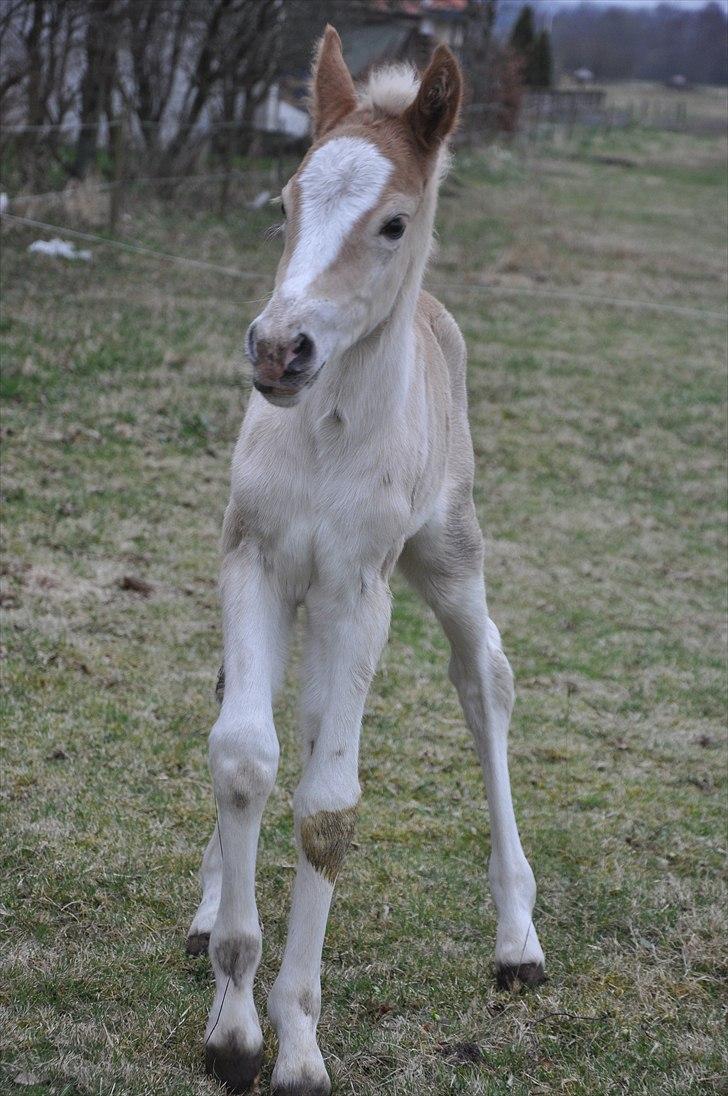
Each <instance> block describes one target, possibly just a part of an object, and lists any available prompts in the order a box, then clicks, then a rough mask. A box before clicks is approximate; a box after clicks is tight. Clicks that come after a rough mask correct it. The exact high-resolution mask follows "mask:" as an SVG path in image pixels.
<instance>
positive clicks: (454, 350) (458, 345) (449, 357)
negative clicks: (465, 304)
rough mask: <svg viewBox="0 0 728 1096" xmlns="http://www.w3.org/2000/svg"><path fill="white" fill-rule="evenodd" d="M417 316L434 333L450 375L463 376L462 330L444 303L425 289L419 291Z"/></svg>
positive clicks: (464, 348)
mask: <svg viewBox="0 0 728 1096" xmlns="http://www.w3.org/2000/svg"><path fill="white" fill-rule="evenodd" d="M417 318H418V320H419V322H420V324H421V325H422V326H423V327H424V328H426V329H427V330H429V331H431V332H432V334H433V335H434V337H435V341H436V342H437V345H438V346H439V348H440V350H441V351H442V356H443V357H444V359H445V361H446V362H447V367H448V370H449V372H450V376H451V377H452V378H455V377H458V378H460V377H462V376H464V373H465V362H466V357H467V350H466V347H465V339H464V338H463V336H462V332H461V331H460V328H459V327H458V325H457V323H456V322H455V320H454V319H453V317H452V316H451V315H450V313H449V312H448V310H447V309H446V308H445V305H444V304H442V303H441V302H440V301H438V299H437V297H433V296H432V294H431V293H428V292H427V291H426V290H425V289H423V290H422V291H421V292H420V296H419V299H418V301H417Z"/></svg>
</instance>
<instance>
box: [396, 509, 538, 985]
mask: <svg viewBox="0 0 728 1096" xmlns="http://www.w3.org/2000/svg"><path fill="white" fill-rule="evenodd" d="M482 558H483V553H482V537H481V533H480V529H479V527H478V523H477V519H476V517H475V510H474V508H473V506H472V502H469V503H468V505H467V508H466V512H465V514H462V513H460V514H458V515H457V517H456V518H453V517H450V519H449V520H448V519H446V520H445V521H443V522H439V521H438V522H435V521H433V522H430V523H429V524H428V525H426V526H425V527H424V528H423V529H422V530H421V531H420V532H419V533H418V534H417V535H416V536H415V537H413V538H412V540H411V541H409V542H408V543H407V545H406V546H405V550H404V552H403V554H402V557H401V560H400V563H401V565H402V569H403V570H404V572H405V574H406V576H407V578H408V579H409V580H410V581H411V582H412V584H413V585H414V586H415V587H416V588H417V589H418V590H419V592H420V593H421V594H422V596H423V597H424V598H425V600H426V601H427V602H428V604H429V605H430V606H431V607H432V609H433V610H434V612H435V614H436V616H437V618H438V620H439V621H440V623H441V624H442V626H443V629H444V631H445V634H446V635H447V638H448V640H449V641H450V646H451V650H452V657H451V660H450V678H451V680H452V682H453V684H454V685H455V688H456V689H457V691H458V696H459V697H460V703H461V704H462V707H463V712H464V714H465V718H466V720H467V723H468V725H469V727H470V730H471V731H472V733H473V737H474V739H475V745H476V748H477V751H478V756H479V758H480V763H481V765H482V768H483V775H484V777H485V788H486V794H487V797H488V809H489V814H490V827H491V841H492V851H491V857H490V866H489V871H488V877H489V881H490V888H491V893H492V895H493V900H494V902H495V906H496V910H497V912H498V927H497V932H496V945H495V959H496V976H497V979H498V984H499V985H500V986H501V987H505V986H509V985H511V984H512V983H513V982H514V981H515V979H516V978H518V979H519V980H520V981H521V982H525V983H529V984H535V983H538V982H540V981H542V980H543V978H544V956H543V952H542V950H541V945H540V944H539V942H538V937H537V935H536V930H535V928H534V926H533V922H532V920H531V912H532V910H533V906H534V902H535V900H536V883H535V880H534V877H533V872H532V871H531V867H530V865H529V863H528V861H527V860H526V857H525V855H524V852H523V849H522V848H521V841H520V838H519V836H518V828H517V826H516V819H515V815H514V812H513V802H512V799H511V787H510V778H509V775H508V758H507V749H508V725H509V722H510V716H511V708H512V707H513V695H514V694H513V675H512V673H511V668H510V665H509V663H508V660H507V658H506V656H505V655H504V653H503V650H502V648H501V643H500V635H499V633H498V629H497V628H496V626H495V624H494V623H493V621H492V620H490V618H489V617H488V610H487V608H486V600H485V584H484V581H483V571H482Z"/></svg>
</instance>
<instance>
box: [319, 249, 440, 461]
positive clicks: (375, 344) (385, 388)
mask: <svg viewBox="0 0 728 1096" xmlns="http://www.w3.org/2000/svg"><path fill="white" fill-rule="evenodd" d="M424 266H425V258H424V257H423V258H422V260H421V261H420V260H416V261H415V262H414V263H413V264H412V266H411V267H410V269H409V271H408V272H407V275H406V276H405V279H404V281H403V283H402V285H401V287H400V290H399V293H398V294H397V298H396V301H395V304H394V307H393V308H392V311H391V312H390V313H389V315H388V316H387V318H386V320H384V321H383V323H381V324H380V325H379V326H378V327H377V328H375V330H374V331H373V332H371V333H370V334H369V335H367V336H366V337H365V338H364V339H361V340H360V341H359V342H358V343H356V344H355V345H354V346H352V347H350V348H349V350H347V351H346V352H345V353H344V354H342V355H341V357H340V358H338V359H336V360H335V361H332V362H330V363H329V365H327V366H326V367H325V368H324V373H323V374H322V376H321V379H320V382H319V384H320V388H319V385H316V386H315V387H314V389H313V390H312V392H311V396H312V397H313V400H312V402H311V405H310V406H311V412H312V417H313V420H314V422H317V421H320V420H321V419H322V418H325V417H327V416H330V415H335V416H336V418H337V419H339V420H340V422H341V424H342V426H343V427H344V429H345V431H346V434H347V436H348V438H349V439H350V440H351V441H356V440H361V441H365V440H371V441H372V442H376V439H377V438H378V437H379V436H380V435H386V434H387V433H389V432H390V431H391V429H392V428H393V427H395V428H396V427H397V425H398V423H399V421H400V420H401V417H402V414H403V412H404V408H405V405H406V402H407V398H408V393H409V392H410V388H411V385H412V384H413V382H414V379H415V377H416V371H415V358H416V340H415V312H416V310H417V300H418V297H419V294H420V290H421V287H422V276H423V272H424ZM327 370H328V371H329V376H328V377H326V375H325V374H326V372H327ZM317 388H319V390H318V391H316V389H317Z"/></svg>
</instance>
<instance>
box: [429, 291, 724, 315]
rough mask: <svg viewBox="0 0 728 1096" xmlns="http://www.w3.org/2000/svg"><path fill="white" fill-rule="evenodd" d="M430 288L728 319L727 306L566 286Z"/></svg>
mask: <svg viewBox="0 0 728 1096" xmlns="http://www.w3.org/2000/svg"><path fill="white" fill-rule="evenodd" d="M430 284H431V285H432V286H433V288H434V289H442V290H454V289H457V290H465V291H466V292H468V291H473V292H476V293H478V292H480V293H506V294H511V295H512V296H518V295H519V294H521V295H523V296H525V297H551V298H555V299H557V300H563V301H575V302H577V303H581V304H605V305H609V306H612V307H615V308H648V309H650V308H651V309H655V310H657V311H660V312H671V313H673V314H674V315H677V316H691V317H693V318H695V319H706V320H723V321H728V309H726V311H725V312H714V311H713V310H712V309H708V308H693V307H692V306H691V305H683V304H670V303H669V302H668V301H645V300H639V299H632V298H631V297H605V296H602V295H600V294H598V293H571V292H569V290H566V289H536V288H532V287H530V286H521V285H496V284H494V283H492V284H490V285H482V284H478V283H477V282H470V283H468V282H432V283H430Z"/></svg>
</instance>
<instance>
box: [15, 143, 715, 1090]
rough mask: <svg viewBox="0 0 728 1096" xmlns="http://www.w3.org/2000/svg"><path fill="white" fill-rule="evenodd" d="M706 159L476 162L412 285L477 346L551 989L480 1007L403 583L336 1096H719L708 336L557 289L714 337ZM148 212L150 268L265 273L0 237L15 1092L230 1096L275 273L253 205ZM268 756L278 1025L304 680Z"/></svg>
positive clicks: (267, 853)
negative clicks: (250, 441) (237, 716)
mask: <svg viewBox="0 0 728 1096" xmlns="http://www.w3.org/2000/svg"><path fill="white" fill-rule="evenodd" d="M724 151H725V146H724V145H723V144H722V143H721V142H718V141H717V140H715V139H714V140H712V141H710V140H708V139H706V138H697V137H691V136H689V135H680V136H679V135H665V134H661V135H659V139H658V137H657V136H656V135H654V134H652V133H651V132H642V131H639V130H636V129H635V130H631V131H628V132H627V133H615V134H607V135H597V136H594V137H593V138H591V139H590V140H589V141H588V142H580V141H577V140H576V139H575V140H574V141H573V142H571V143H565V142H561V143H558V142H557V143H554V144H552V145H549V146H548V147H545V148H544V147H541V148H537V149H535V150H532V151H531V152H530V153H529V155H528V157H525V158H524V157H523V156H520V155H515V154H509V153H506V154H505V155H504V154H494V153H492V152H489V153H487V154H475V153H472V152H468V153H463V154H462V156H461V157H460V160H459V162H458V165H457V167H456V172H455V175H454V177H453V179H452V181H451V182H450V183H448V187H447V192H446V197H445V198H444V200H443V203H442V209H441V214H440V217H439V236H440V252H439V256H438V260H437V263H436V264H435V268H434V269H433V270H432V272H431V274H430V283H431V284H432V285H433V286H436V285H437V284H438V283H447V284H448V286H450V288H448V289H441V290H440V295H441V296H442V297H443V299H444V300H446V302H447V304H448V305H449V306H450V307H451V309H452V311H453V312H454V314H455V315H456V317H457V319H458V320H459V322H460V323H461V325H462V328H463V330H464V332H465V334H466V337H467V340H468V345H469V351H470V371H469V378H470V398H471V420H472V425H473V435H474V442H475V448H476V454H477V462H478V474H477V489H476V498H477V503H478V507H479V510H480V514H481V518H482V522H483V526H484V529H485V530H486V536H487V542H488V563H487V573H488V578H489V589H490V604H491V611H492V612H493V615H494V617H495V619H496V620H497V622H498V623H499V625H500V627H501V630H502V632H503V636H504V640H505V643H506V646H507V649H508V652H509V654H510V657H511V661H512V663H513V665H514V669H515V673H516V679H517V687H518V702H517V706H516V711H515V717H514V723H513V731H512V739H511V759H512V776H513V787H514V794H515V799H516V803H517V810H518V816H519V821H520V825H521V832H522V836H523V841H524V845H525V847H526V849H527V852H528V854H529V857H530V859H531V862H532V864H533V866H534V870H535V872H536V875H537V879H538V882H539V899H538V907H537V913H536V917H537V924H538V928H539V933H540V936H541V939H542V943H543V945H544V948H545V950H546V953H547V960H548V970H549V981H548V983H547V984H546V985H545V986H544V987H543V989H541V990H540V991H539V992H536V993H530V994H503V993H499V992H497V991H496V990H495V988H494V982H493V978H492V972H491V964H492V948H493V940H494V932H495V920H494V911H493V907H492V903H491V901H490V898H489V897H488V894H487V888H486V885H485V862H486V856H487V849H488V822H487V814H486V810H485V805H484V797H483V792H482V787H481V781H480V778H479V774H478V770H477V768H476V765H475V763H474V757H473V751H472V747H471V744H470V742H469V739H468V735H467V733H466V730H465V727H464V725H463V722H462V718H461V715H460V712H459V709H458V707H457V703H456V700H455V697H454V695H453V692H452V690H451V688H450V686H449V685H448V683H447V679H446V674H445V666H446V661H447V654H446V650H445V644H444V641H443V639H442V637H441V636H440V634H439V632H438V630H437V628H436V627H435V625H434V623H433V621H432V619H431V618H430V616H429V615H428V613H427V612H426V611H425V610H424V609H423V608H422V607H421V606H420V605H419V603H418V602H417V601H416V599H415V598H414V597H413V595H412V594H411V593H410V592H408V590H407V589H406V588H405V587H404V586H403V585H402V583H401V582H399V581H397V582H396V583H395V587H396V588H395V593H396V602H395V611H394V619H393V625H392V633H391V639H390V643H389V646H388V648H387V651H386V653H385V657H384V659H383V663H382V667H381V671H380V673H379V675H378V676H377V678H376V681H375V684H374V687H373V690H372V693H371V696H370V698H369V702H368V705H367V712H366V717H365V727H364V737H363V749H362V776H361V778H362V785H363V788H364V799H363V806H362V811H361V818H360V823H359V829H358V835H357V842H356V846H355V848H354V850H353V853H352V855H351V857H350V859H349V861H348V865H347V869H346V871H345V872H344V873H343V876H342V878H341V881H340V884H339V886H338V888H337V895H336V899H335V904H334V909H333V913H332V917H331V920H330V927H329V932H328V936H327V942H326V947H325V952H324V970H323V988H324V994H323V1013H322V1019H321V1025H320V1039H321V1045H322V1048H323V1051H324V1054H325V1056H326V1058H327V1062H328V1066H329V1069H330V1072H331V1074H332V1076H333V1078H334V1081H335V1084H336V1086H337V1091H338V1092H340V1093H352V1094H357V1096H374V1094H375V1093H387V1094H389V1093H392V1094H394V1096H404V1094H408V1096H419V1094H430V1093H432V1094H442V1096H444V1094H445V1093H458V1094H468V1096H470V1094H473V1096H474V1094H488V1096H491V1094H492V1096H496V1094H501V1093H503V1094H504V1096H505V1094H513V1093H519V1094H523V1096H526V1094H531V1093H567V1094H573V1096H581V1094H584V1096H587V1094H588V1096H593V1094H595V1093H599V1094H601V1093H623V1092H629V1093H634V1094H643V1093H644V1094H647V1093H649V1094H655V1096H657V1094H660V1096H662V1094H668V1096H669V1094H673V1096H678V1094H680V1096H683V1094H685V1093H696V1094H697V1093H705V1092H712V1091H715V1092H717V1091H720V1090H721V1084H722V1080H721V1079H722V1078H723V1077H724V1076H725V1069H726V1061H725V1044H724V1029H723V1014H722V1006H723V1004H724V997H722V996H721V991H722V986H723V980H724V978H725V974H726V947H725V939H726V917H725V906H726V894H725V885H724V878H723V869H724V863H725V860H724V839H725V821H726V812H725V794H726V785H725V773H726V754H725V714H726V692H725V648H724V629H725V600H724V593H725V514H724V503H725V464H724V442H725V437H724V426H725V421H724V406H725V394H726V393H725V352H726V343H725V326H724V324H722V323H721V322H720V320H716V319H714V318H710V317H706V318H696V317H694V316H686V315H681V314H673V313H670V312H669V311H665V312H658V311H649V310H645V309H639V308H626V307H625V308H614V307H611V306H608V305H604V304H585V303H584V302H579V301H575V300H564V299H558V298H549V297H546V296H540V295H539V294H542V293H543V292H544V291H545V290H548V289H554V290H559V291H564V290H566V291H569V292H571V291H573V292H577V293H579V292H580V293H590V294H596V295H598V296H606V297H617V298H627V299H629V300H656V301H660V302H662V303H664V304H667V305H670V304H672V305H678V306H680V305H682V306H689V307H692V308H698V309H704V310H707V311H711V312H716V311H720V310H721V309H722V308H723V307H724V302H725V282H726V270H725V244H726V234H725V221H724V217H723V210H724V186H725V174H724V169H725V157H724ZM599 156H625V157H629V158H630V160H631V166H626V167H625V166H609V165H604V164H603V163H601V162H599V160H598V157H599ZM210 206H211V207H212V206H214V200H211V203H210ZM55 212H56V215H57V216H58V215H59V214H58V211H57V210H56V211H55ZM130 212H131V220H130V221H129V222H125V231H127V232H128V234H129V236H130V237H131V238H134V239H143V240H145V241H146V242H147V243H149V244H150V245H151V246H155V247H159V248H162V249H164V250H168V251H176V252H179V253H184V254H189V255H193V256H196V257H204V258H208V259H209V260H210V261H213V262H216V263H219V264H221V265H228V266H237V267H240V268H243V269H255V270H260V279H259V281H255V280H251V281H250V282H245V283H238V282H232V281H230V280H227V279H225V278H223V277H217V276H215V275H209V276H204V275H201V274H200V273H199V272H198V271H187V270H185V269H183V268H179V267H171V266H168V265H165V264H161V263H156V262H154V261H153V260H150V259H144V258H142V257H140V256H134V255H127V254H119V253H116V252H111V251H107V250H106V249H103V248H101V247H95V248H94V261H93V264H92V265H90V266H86V265H84V264H78V265H70V264H63V263H61V261H59V260H48V259H44V258H42V257H37V256H33V257H31V256H28V255H27V253H26V250H25V248H26V247H27V244H28V243H29V242H30V240H31V239H32V238H33V237H32V236H31V235H29V234H28V233H26V232H24V231H19V230H13V231H8V232H6V233H5V235H4V238H3V247H2V275H3V289H4V312H3V317H2V321H1V324H0V333H1V334H2V338H3V346H4V349H3V360H2V365H3V370H2V373H3V395H4V402H5V411H4V415H3V422H2V430H3V439H4V440H3V446H4V458H3V479H2V491H3V502H4V521H3V526H2V536H3V586H2V600H3V608H4V630H3V640H2V656H3V662H2V679H3V686H4V691H3V705H4V709H3V717H2V718H3V728H4V742H3V757H2V808H3V811H4V834H5V836H4V841H3V846H2V859H3V865H2V872H3V879H4V881H5V885H4V897H3V904H2V908H0V914H2V918H1V919H0V927H1V928H2V931H3V934H4V936H5V938H6V939H5V944H4V948H3V962H4V973H3V975H2V981H1V985H2V996H3V1026H2V1035H1V1036H0V1038H1V1039H2V1042H3V1050H4V1057H5V1061H6V1065H5V1066H4V1067H3V1069H4V1072H3V1073H0V1091H1V1092H3V1093H4V1092H8V1093H12V1092H22V1091H25V1092H28V1093H31V1094H36V1093H37V1094H40V1093H47V1092H55V1093H58V1094H59V1096H60V1094H61V1093H63V1094H64V1096H92V1094H93V1096H96V1094H98V1096H111V1094H114V1096H120V1094H123V1096H127V1094H128V1096H142V1094H147V1093H155V1094H156V1093H172V1094H175V1096H177V1094H179V1096H192V1094H198V1096H201V1094H202V1093H210V1094H212V1093H213V1092H215V1091H216V1089H215V1086H214V1085H213V1084H212V1083H211V1082H209V1081H208V1080H206V1079H205V1078H204V1076H203V1073H202V1065H201V1053H200V1051H201V1038H202V1031H203V1027H204V1022H205V1016H206V1011H207V1009H208V1007H209V1004H210V1001H211V994H212V988H211V981H210V974H209V968H208V964H207V961H206V960H194V959H190V958H187V957H186V956H185V954H184V950H183V941H184V934H185V930H186V927H187V925H188V923H189V920H190V918H191V916H192V913H193V911H194V909H195V905H196V901H197V887H196V883H195V879H194V873H195V871H196V869H197V867H198V863H199V858H200V855H201V852H202V848H203V846H204V843H205V841H206V839H207V836H208V834H209V831H210V828H211V826H212V823H213V819H214V805H213V801H212V796H211V792H210V786H209V781H208V777H207V771H206V764H205V750H206V735H207V731H208V729H209V727H210V726H211V723H212V721H213V719H214V714H215V705H214V700H213V687H214V681H215V672H216V668H217V665H218V660H219V654H220V636H219V625H218V609H217V597H216V570H217V542H218V531H219V526H220V519H221V515H222V510H223V507H224V504H225V501H226V491H227V475H228V462H229V455H230V451H231V446H232V444H233V441H234V438H235V433H236V430H237V427H238V424H239V421H240V417H241V413H242V409H243V405H244V400H245V385H244V382H243V379H242V374H241V371H240V369H239V361H240V358H241V340H242V335H243V332H244V329H245V325H246V323H247V322H248V320H249V318H251V317H252V315H253V314H254V312H255V308H256V306H255V305H253V304H251V305H241V304H240V303H239V302H240V301H241V300H244V299H247V298H249V297H255V296H260V295H261V294H263V293H265V292H266V290H267V288H268V286H269V273H270V271H271V270H272V269H273V266H274V263H275V256H276V250H277V245H276V244H268V243H265V241H264V240H263V238H262V232H263V229H264V227H265V225H266V224H267V223H268V216H269V215H268V213H267V212H266V211H264V212H262V213H256V214H250V213H247V212H246V213H245V214H243V215H241V214H240V213H239V212H238V211H236V212H235V213H234V214H233V213H231V214H230V217H229V218H228V219H227V220H226V221H220V220H219V219H217V218H216V217H214V216H213V215H212V213H211V212H210V209H208V208H205V209H203V208H200V209H196V208H187V209H182V208H177V207H172V206H168V207H166V208H165V207H161V206H159V204H157V205H156V206H155V205H154V204H153V203H151V204H149V205H147V204H145V203H142V202H139V203H138V204H136V205H134V206H133V207H132V208H131V210H130ZM271 219H272V218H271ZM453 285H455V286H458V285H459V286H460V288H452V287H453ZM486 285H487V286H489V287H490V288H483V286H486ZM479 286H480V288H479ZM506 291H507V292H506ZM516 291H518V292H516ZM127 575H132V576H136V577H139V578H142V579H144V580H145V581H147V582H149V583H150V584H151V585H152V587H153V589H152V592H151V594H150V595H149V596H148V597H144V596H143V595H141V594H139V593H135V592H134V591H129V590H125V589H122V588H121V586H120V580H121V579H122V578H123V577H124V576H127ZM278 729H279V734H280V737H281V742H282V747H283V761H282V766H281V772H280V777H279V781H278V785H277V787H276V790H275V792H274V794H273V796H272V797H271V801H270V806H269V809H268V811H267V813H266V817H265V824H264V830H263V836H262V841H261V851H260V860H259V907H260V912H261V917H262V919H263V922H264V926H265V933H264V940H265V946H264V958H263V964H262V967H261V971H260V974H259V981H258V995H259V1000H260V1003H261V1006H262V1009H263V1011H264V999H265V993H266V990H267V989H268V987H269V986H270V985H271V983H272V980H273V978H274V977H275V973H276V971H277V968H278V965H279V962H280V959H281V953H282V947H283V942H284V935H285V924H286V915H287V907H288V900H289V894H290V887H291V880H292V870H291V865H292V863H293V858H294V854H293V842H292V824H291V796H292V792H293V788H294V787H295V782H296V771H297V763H296V756H297V754H296V749H295V742H294V730H295V682H294V678H293V675H291V678H290V680H289V682H288V684H287V686H286V688H285V690H284V693H283V695H282V698H281V703H280V706H279V713H278ZM268 1036H269V1037H268V1040H267V1045H268V1056H267V1059H266V1066H265V1073H264V1083H263V1087H262V1091H266V1081H267V1077H268V1075H269V1071H270V1068H271V1066H272V1061H273V1055H274V1044H273V1040H272V1037H270V1032H268ZM472 1059H475V1060H472ZM23 1073H27V1074H31V1075H32V1076H34V1077H35V1078H36V1080H37V1082H38V1083H37V1084H36V1085H35V1086H27V1087H21V1086H20V1085H16V1084H15V1083H14V1078H15V1077H16V1076H18V1075H19V1074H23Z"/></svg>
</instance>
